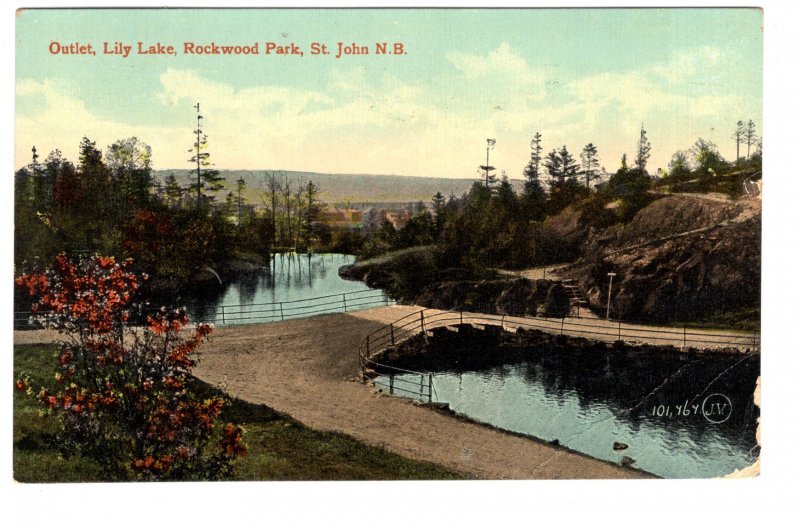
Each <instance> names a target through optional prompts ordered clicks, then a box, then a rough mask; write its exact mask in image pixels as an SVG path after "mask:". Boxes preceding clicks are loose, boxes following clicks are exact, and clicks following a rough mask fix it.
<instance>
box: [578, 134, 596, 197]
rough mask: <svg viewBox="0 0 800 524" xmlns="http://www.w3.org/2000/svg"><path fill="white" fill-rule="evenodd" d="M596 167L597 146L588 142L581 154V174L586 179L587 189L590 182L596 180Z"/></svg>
mask: <svg viewBox="0 0 800 524" xmlns="http://www.w3.org/2000/svg"><path fill="white" fill-rule="evenodd" d="M598 167H600V161H599V160H598V159H597V146H595V145H594V144H592V143H591V142H590V143H588V144H586V146H584V148H583V151H582V152H581V173H583V175H584V176H585V177H586V187H587V188H589V187H590V184H591V181H592V180H594V179H596V178H597V168H598Z"/></svg>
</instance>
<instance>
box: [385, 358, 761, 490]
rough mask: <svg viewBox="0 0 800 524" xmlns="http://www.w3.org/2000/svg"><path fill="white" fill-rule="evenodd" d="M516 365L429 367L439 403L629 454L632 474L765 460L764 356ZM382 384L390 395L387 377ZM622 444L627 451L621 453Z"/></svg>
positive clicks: (715, 469)
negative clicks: (761, 421) (760, 428)
mask: <svg viewBox="0 0 800 524" xmlns="http://www.w3.org/2000/svg"><path fill="white" fill-rule="evenodd" d="M514 360H515V361H513V362H507V363H500V364H498V363H497V362H496V361H495V362H494V363H493V364H492V365H491V366H489V367H487V368H486V369H475V367H474V366H471V369H464V370H461V371H454V370H451V371H447V370H441V369H439V370H431V371H432V372H433V400H434V401H439V402H447V403H449V404H450V407H451V409H453V410H454V411H455V412H457V413H460V414H463V415H466V416H468V417H470V418H472V419H474V420H477V421H480V422H484V423H488V424H491V425H493V426H496V427H499V428H503V429H507V430H510V431H514V432H518V433H522V434H527V435H532V436H535V437H537V438H540V439H543V440H547V441H553V440H558V441H559V443H560V444H561V445H562V446H566V447H568V448H571V449H573V450H577V451H580V452H583V453H586V454H588V455H590V456H593V457H596V458H600V459H603V460H607V461H612V462H616V463H620V462H621V460H622V459H623V457H629V458H630V459H633V460H634V461H635V462H634V463H633V467H636V468H639V469H642V470H644V471H648V472H651V473H654V474H656V475H658V476H661V477H666V478H708V477H717V476H722V475H725V474H727V473H730V472H732V471H733V470H734V469H736V468H740V469H741V468H743V467H745V466H748V465H750V464H752V463H753V461H754V460H755V459H756V458H757V457H758V453H759V448H758V446H757V444H756V440H755V429H756V418H757V417H758V414H759V409H758V407H757V406H755V405H754V404H753V399H752V394H753V390H754V389H755V382H756V377H757V376H758V375H759V357H758V355H750V356H745V357H741V356H740V357H724V356H709V355H706V356H703V357H699V356H690V355H687V354H683V353H664V352H658V353H653V352H650V353H647V352H643V351H640V350H636V351H624V350H622V351H620V350H618V351H587V350H584V351H574V350H564V351H562V350H558V351H555V350H553V351H549V350H535V349H531V350H529V351H528V350H526V352H525V355H524V358H523V359H522V360H520V359H519V358H515V359H514ZM404 379H405V380H409V381H410V384H414V385H409V384H408V383H404V382H401V380H404ZM376 382H377V384H378V386H379V387H381V388H382V389H384V390H385V391H388V390H389V378H388V377H379V378H378V379H377V380H376ZM419 382H420V378H419V376H413V375H411V376H409V375H396V376H395V380H394V385H395V386H399V387H405V388H409V389H410V390H411V391H417V390H418V389H419V387H418V384H419ZM426 382H427V381H426ZM395 394H397V395H401V396H408V397H417V395H415V394H413V393H409V392H403V391H399V390H395ZM425 395H426V396H427V390H426V391H425ZM615 443H618V444H617V448H623V447H624V448H625V449H618V450H616V451H615V449H614V448H615Z"/></svg>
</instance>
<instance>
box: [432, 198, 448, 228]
mask: <svg viewBox="0 0 800 524" xmlns="http://www.w3.org/2000/svg"><path fill="white" fill-rule="evenodd" d="M431 202H432V203H433V213H434V225H435V227H436V232H437V233H441V232H442V229H443V228H444V221H445V218H446V217H445V198H444V195H443V194H442V192H441V191H437V192H436V194H435V195H433V198H431Z"/></svg>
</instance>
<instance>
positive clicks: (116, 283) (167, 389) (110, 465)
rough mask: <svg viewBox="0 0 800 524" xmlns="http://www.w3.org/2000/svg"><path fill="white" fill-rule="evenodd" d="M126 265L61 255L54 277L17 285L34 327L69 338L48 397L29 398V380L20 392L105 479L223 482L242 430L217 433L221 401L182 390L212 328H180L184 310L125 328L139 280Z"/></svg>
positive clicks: (43, 392) (66, 449)
mask: <svg viewBox="0 0 800 524" xmlns="http://www.w3.org/2000/svg"><path fill="white" fill-rule="evenodd" d="M131 264H132V261H131V260H127V261H125V262H123V263H121V264H120V263H117V262H116V261H115V260H114V259H113V258H109V257H100V256H94V257H90V258H84V259H81V260H79V261H77V262H73V261H70V260H68V259H67V257H66V256H65V255H63V254H61V255H59V256H57V257H56V259H55V264H54V267H53V268H52V269H49V270H46V271H43V272H35V273H29V274H24V275H22V276H21V277H19V278H18V279H17V284H18V285H19V286H22V287H24V288H26V289H27V291H28V293H29V295H30V296H31V297H32V298H33V299H34V305H33V307H32V312H33V313H34V320H35V322H36V323H38V324H39V325H41V326H43V327H47V328H50V329H57V330H58V331H59V332H60V333H62V334H65V335H67V340H68V341H67V342H63V343H62V344H61V346H60V349H59V353H58V367H57V369H56V370H55V380H56V385H55V386H54V387H53V388H52V389H47V388H43V387H40V389H39V390H38V391H36V390H35V385H34V384H32V383H31V382H30V381H29V380H28V379H27V378H26V377H20V378H18V379H17V381H16V386H17V389H18V390H19V391H23V392H26V393H27V394H29V395H32V396H35V397H36V398H38V399H39V401H41V402H42V404H44V406H45V407H46V408H47V410H48V413H49V414H50V415H52V416H55V417H56V418H57V419H58V421H59V422H60V424H61V429H62V431H61V434H62V437H61V441H60V445H61V449H62V452H63V453H64V454H66V455H70V454H74V453H77V454H80V455H82V456H85V457H87V458H89V459H91V460H93V461H95V462H96V463H97V464H99V465H100V467H101V468H102V470H103V472H104V475H105V476H106V477H107V478H108V479H109V480H159V479H164V480H170V479H175V480H177V479H203V480H215V479H221V478H228V477H230V476H231V475H232V474H233V461H234V459H235V458H236V457H237V456H240V455H242V454H244V453H245V452H246V449H245V448H244V446H243V444H242V443H241V435H242V430H241V429H240V428H239V427H237V426H234V425H232V424H228V425H226V426H225V427H224V428H219V427H218V424H216V419H217V417H218V416H219V414H220V411H221V410H222V407H223V403H222V400H221V399H218V398H209V399H201V398H198V397H197V396H196V395H195V394H194V393H193V392H191V391H190V390H189V389H187V387H186V384H187V381H188V380H189V378H190V372H191V370H192V368H193V367H194V365H195V364H196V360H195V357H194V353H195V350H196V349H197V348H198V347H199V346H200V345H201V344H202V343H203V341H205V340H206V338H207V337H208V335H209V333H210V332H211V328H210V327H209V326H207V325H203V324H201V325H198V326H197V327H196V328H195V329H193V330H188V329H187V330H185V329H184V328H185V327H187V326H188V324H189V318H188V316H187V315H186V312H185V311H184V310H181V309H178V310H172V311H169V310H167V309H165V308H162V309H161V310H159V311H157V312H155V313H153V314H152V315H148V316H147V317H146V319H147V321H146V327H145V328H138V329H137V328H134V327H132V326H131V325H130V324H129V321H130V319H131V318H132V310H133V308H132V306H131V303H132V298H133V295H134V293H135V292H136V290H137V289H138V287H139V283H140V278H139V277H138V276H137V275H135V274H133V273H131V272H129V271H128V268H129V267H130V265H131ZM144 278H146V276H145V277H144Z"/></svg>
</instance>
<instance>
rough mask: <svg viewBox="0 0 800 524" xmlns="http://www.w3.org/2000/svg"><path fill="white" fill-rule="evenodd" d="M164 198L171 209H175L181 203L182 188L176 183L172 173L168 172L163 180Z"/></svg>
mask: <svg viewBox="0 0 800 524" xmlns="http://www.w3.org/2000/svg"><path fill="white" fill-rule="evenodd" d="M164 198H165V200H166V203H167V206H169V207H170V208H172V209H177V208H178V207H180V205H181V201H182V198H183V188H181V186H180V184H178V180H177V179H176V178H175V175H174V174H172V173H170V174H169V175H168V176H167V178H166V180H165V181H164Z"/></svg>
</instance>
